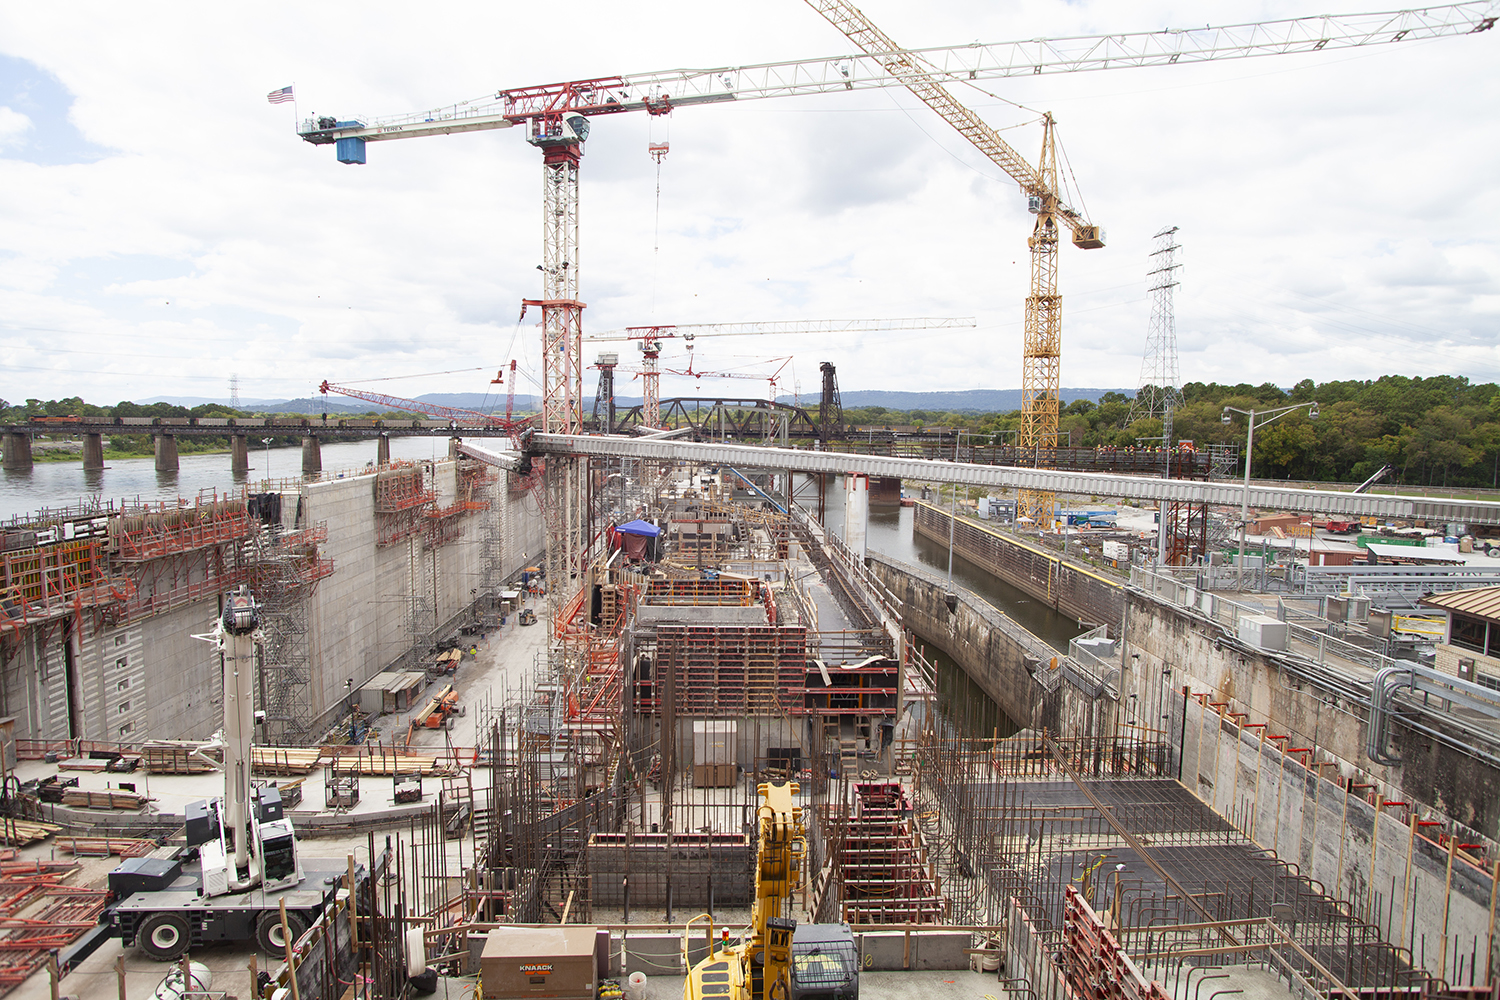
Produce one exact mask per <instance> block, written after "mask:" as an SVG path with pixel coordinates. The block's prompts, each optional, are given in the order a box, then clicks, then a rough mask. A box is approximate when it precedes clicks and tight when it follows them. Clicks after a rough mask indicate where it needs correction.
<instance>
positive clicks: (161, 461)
mask: <svg viewBox="0 0 1500 1000" xmlns="http://www.w3.org/2000/svg"><path fill="white" fill-rule="evenodd" d="M152 440H153V442H154V443H155V445H156V471H157V472H176V471H177V438H175V437H173V436H172V435H171V434H153V435H152Z"/></svg>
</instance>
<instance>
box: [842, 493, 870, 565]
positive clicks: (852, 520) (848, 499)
mask: <svg viewBox="0 0 1500 1000" xmlns="http://www.w3.org/2000/svg"><path fill="white" fill-rule="evenodd" d="M870 479H871V477H870V476H862V475H859V474H858V473H853V474H850V475H847V476H845V477H844V544H845V545H847V546H849V551H850V552H853V553H854V558H856V559H858V560H859V561H860V563H864V561H865V540H866V538H867V537H868V535H869V530H870Z"/></svg>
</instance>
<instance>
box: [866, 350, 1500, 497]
mask: <svg viewBox="0 0 1500 1000" xmlns="http://www.w3.org/2000/svg"><path fill="white" fill-rule="evenodd" d="M1314 401H1316V402H1317V403H1318V411H1319V412H1318V416H1317V418H1316V419H1311V418H1309V417H1308V415H1307V411H1306V410H1295V411H1292V412H1289V413H1287V414H1286V415H1285V416H1282V417H1278V418H1277V419H1276V420H1274V421H1273V422H1271V423H1268V424H1265V425H1263V426H1261V427H1260V428H1259V429H1258V430H1256V432H1255V465H1254V469H1253V473H1254V475H1256V476H1257V477H1263V478H1268V479H1305V480H1313V481H1318V482H1354V483H1357V482H1361V481H1363V480H1364V479H1366V478H1368V477H1369V476H1370V475H1371V474H1373V473H1374V472H1376V471H1377V470H1379V469H1380V468H1381V467H1382V466H1385V465H1389V466H1391V477H1390V478H1391V481H1393V482H1396V483H1404V484H1407V485H1413V486H1472V487H1489V488H1500V388H1497V387H1496V385H1495V384H1494V383H1483V384H1479V385H1475V384H1472V383H1470V382H1469V380H1468V379H1467V378H1464V377H1462V376H1452V375H1438V376H1433V377H1430V378H1417V377H1410V376H1405V375H1385V376H1382V377H1381V378H1378V379H1373V380H1365V381H1358V380H1351V381H1338V382H1322V383H1317V382H1314V381H1313V380H1312V379H1303V380H1302V381H1301V382H1298V383H1297V384H1296V385H1294V386H1292V388H1290V389H1282V388H1280V387H1279V386H1275V385H1272V384H1270V383H1269V382H1268V383H1264V384H1262V385H1249V384H1247V383H1241V384H1239V385H1220V384H1219V383H1216V382H1207V383H1205V382H1189V383H1187V384H1186V385H1184V386H1183V387H1182V390H1181V393H1180V395H1179V398H1178V402H1177V405H1176V406H1175V407H1174V410H1173V416H1172V439H1173V442H1174V443H1177V442H1180V441H1192V442H1194V444H1195V445H1196V446H1197V447H1199V448H1207V447H1209V446H1210V445H1214V444H1224V445H1230V446H1235V447H1237V448H1238V449H1239V450H1240V451H1243V450H1244V446H1245V420H1246V418H1245V417H1244V416H1243V415H1241V414H1237V413H1231V414H1230V416H1231V417H1232V420H1231V421H1230V423H1228V424H1225V423H1224V422H1223V421H1222V419H1221V416H1222V414H1223V412H1224V407H1225V406H1233V407H1238V408H1239V409H1241V410H1251V409H1253V410H1256V411H1258V412H1262V413H1263V412H1264V411H1266V410H1273V409H1276V408H1277V407H1281V406H1287V405H1290V404H1293V403H1310V402H1314ZM1131 402H1132V400H1131V397H1129V396H1127V395H1124V394H1122V393H1118V392H1110V393H1105V394H1104V395H1103V396H1102V397H1101V398H1100V399H1099V401H1098V402H1097V403H1093V402H1090V401H1088V400H1076V401H1074V402H1072V403H1069V404H1067V405H1066V406H1064V407H1063V408H1062V410H1061V413H1060V415H1059V418H1058V443H1059V444H1060V445H1062V446H1067V445H1069V444H1072V445H1073V446H1075V447H1084V448H1097V447H1113V448H1132V447H1143V448H1153V447H1160V446H1161V443H1162V442H1161V437H1162V421H1161V420H1160V419H1159V418H1153V417H1140V416H1137V418H1136V419H1134V420H1132V419H1131ZM844 417H845V420H846V421H847V422H849V423H851V424H856V425H859V426H867V425H868V426H876V427H882V426H897V425H908V426H914V427H921V428H934V427H946V428H953V429H961V430H965V431H969V432H972V433H974V434H975V435H976V437H977V438H978V439H979V440H981V441H983V440H985V439H989V440H991V441H993V442H994V443H995V444H1005V443H1008V442H1011V441H1014V439H1015V438H1014V435H1015V432H1016V431H1018V430H1019V428H1020V426H1021V411H1019V410H1012V411H1010V412H1009V413H988V414H976V413H939V412H933V411H922V410H911V411H905V412H902V411H894V410H887V409H885V408H884V407H878V406H875V407H861V408H851V409H848V410H845V412H844ZM1241 468H1242V467H1241Z"/></svg>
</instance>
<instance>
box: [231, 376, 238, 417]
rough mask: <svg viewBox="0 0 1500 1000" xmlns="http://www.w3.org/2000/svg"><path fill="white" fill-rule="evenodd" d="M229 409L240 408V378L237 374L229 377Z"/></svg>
mask: <svg viewBox="0 0 1500 1000" xmlns="http://www.w3.org/2000/svg"><path fill="white" fill-rule="evenodd" d="M229 408H230V409H231V410H238V409H239V408H240V377H239V375H238V374H234V375H231V376H229Z"/></svg>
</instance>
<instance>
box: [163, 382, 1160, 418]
mask: <svg viewBox="0 0 1500 1000" xmlns="http://www.w3.org/2000/svg"><path fill="white" fill-rule="evenodd" d="M1106 392H1119V393H1123V394H1124V395H1126V396H1134V395H1135V390H1134V389H1061V390H1059V391H1058V396H1059V397H1060V398H1061V399H1062V401H1063V402H1064V403H1071V402H1073V400H1075V399H1087V400H1091V401H1093V402H1096V403H1097V402H1098V401H1099V397H1101V396H1103V395H1104V394H1105V393H1106ZM583 395H584V404H583V405H584V409H585V410H586V411H589V412H592V410H593V398H594V397H593V386H588V385H586V386H584V390H583ZM700 398H702V399H703V400H704V401H705V402H709V401H712V400H714V399H737V398H740V397H739V396H738V395H737V394H736V393H733V392H722V393H718V394H715V395H709V394H707V393H703V394H700ZM839 398H840V399H841V400H843V403H844V406H845V407H846V408H849V409H853V408H855V407H862V406H883V407H885V408H886V409H887V410H933V411H936V412H952V413H1005V412H1008V411H1010V410H1019V409H1020V408H1021V390H1020V389H954V390H946V391H939V392H901V391H899V390H895V389H851V390H849V391H847V392H840V393H839ZM416 399H417V400H418V401H419V402H423V403H434V404H436V405H438V406H452V407H456V408H458V409H464V410H478V411H479V412H481V413H495V412H500V413H504V412H505V396H504V395H503V394H502V395H498V396H497V395H496V394H495V393H482V392H429V393H427V394H425V395H422V396H417V397H416ZM821 400H822V395H821V394H820V393H809V394H806V395H804V396H803V397H802V405H803V406H817V405H818V403H819V402H820V401H821ZM776 401H777V402H778V403H792V402H793V397H791V396H790V395H784V396H777V397H776ZM136 402H139V403H143V404H145V403H172V404H174V405H177V406H200V405H202V404H204V403H218V404H220V405H222V406H228V405H229V400H227V399H205V398H201V397H196V396H155V397H152V398H151V399H141V400H137V401H136ZM641 402H642V400H641V397H639V396H616V397H615V408H616V409H617V410H628V409H629V408H630V407H632V406H639V405H640V404H641ZM536 405H537V401H536V398H535V397H534V396H531V395H525V396H521V395H518V396H516V401H515V407H516V410H517V411H520V412H529V411H531V410H532V409H534V408H535V407H536ZM240 406H241V408H243V409H247V410H257V411H261V412H265V413H365V412H367V411H369V410H372V409H373V410H383V409H385V408H384V407H380V406H377V405H375V404H374V403H366V402H363V401H361V400H358V399H350V398H349V397H347V396H321V395H320V396H313V397H310V398H303V399H244V400H241V401H240Z"/></svg>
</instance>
